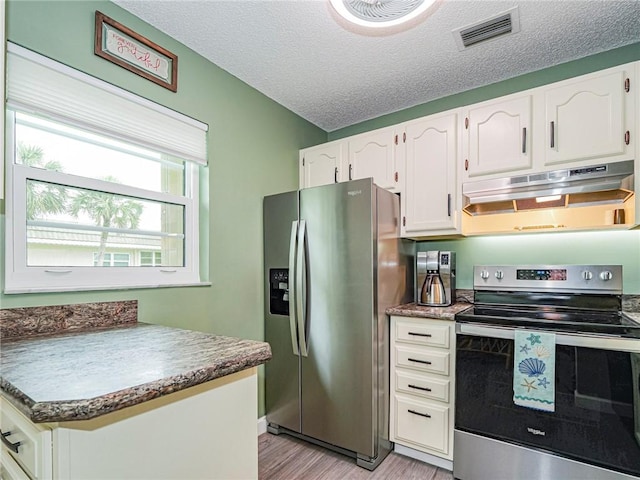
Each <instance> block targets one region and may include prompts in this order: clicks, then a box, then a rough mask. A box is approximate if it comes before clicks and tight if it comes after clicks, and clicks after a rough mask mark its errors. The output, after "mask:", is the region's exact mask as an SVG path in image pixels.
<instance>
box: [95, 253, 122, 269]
mask: <svg viewBox="0 0 640 480" xmlns="http://www.w3.org/2000/svg"><path fill="white" fill-rule="evenodd" d="M129 259H130V257H129V254H128V253H111V252H105V253H103V254H102V263H101V264H100V265H98V262H99V261H100V253H99V252H94V253H93V266H94V267H97V266H102V267H128V266H129V265H130V261H129Z"/></svg>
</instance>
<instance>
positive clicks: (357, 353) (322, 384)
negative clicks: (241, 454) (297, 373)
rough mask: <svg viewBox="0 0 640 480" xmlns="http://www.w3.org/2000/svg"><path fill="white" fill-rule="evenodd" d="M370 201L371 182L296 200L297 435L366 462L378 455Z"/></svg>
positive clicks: (327, 188)
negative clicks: (300, 313) (300, 331)
mask: <svg viewBox="0 0 640 480" xmlns="http://www.w3.org/2000/svg"><path fill="white" fill-rule="evenodd" d="M374 195H375V191H374V187H373V184H372V182H371V179H365V180H357V181H353V182H346V183H339V184H335V185H329V186H323V187H316V188H309V189H305V190H302V191H301V192H300V221H301V222H302V221H303V220H304V221H305V222H306V239H305V248H306V252H305V255H304V257H306V298H305V299H304V300H305V302H304V308H303V310H304V311H305V313H306V318H305V325H306V329H307V331H306V341H307V344H306V345H301V359H302V379H301V381H302V433H303V434H305V435H308V436H310V437H314V438H317V439H319V440H322V441H324V442H327V443H330V444H333V445H337V446H339V447H342V448H345V449H348V450H352V451H354V452H357V453H359V454H362V455H365V456H369V457H373V456H375V455H374V454H375V449H376V446H375V443H376V439H375V429H376V425H375V423H376V415H375V414H374V412H375V411H376V406H377V398H376V395H375V394H374V388H376V382H377V378H376V375H377V368H376V362H377V355H378V352H377V349H376V347H375V345H376V341H377V329H376V322H375V321H374V311H373V310H374V307H373V305H374V258H375V257H374V250H375V242H374V232H375V226H374V220H373V219H374V218H375V201H374ZM301 337H302V336H301ZM302 353H305V354H306V356H304V355H302Z"/></svg>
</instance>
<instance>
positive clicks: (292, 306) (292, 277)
mask: <svg viewBox="0 0 640 480" xmlns="http://www.w3.org/2000/svg"><path fill="white" fill-rule="evenodd" d="M297 240H298V221H297V220H294V221H293V222H291V239H290V240H289V327H290V329H291V346H292V347H293V354H294V355H296V356H298V357H299V356H300V350H299V349H298V332H297V330H296V328H297V327H296V326H297V323H298V322H297V319H296V298H297V297H298V295H297V292H296V284H295V282H296V279H297V277H298V275H297V274H296V245H297Z"/></svg>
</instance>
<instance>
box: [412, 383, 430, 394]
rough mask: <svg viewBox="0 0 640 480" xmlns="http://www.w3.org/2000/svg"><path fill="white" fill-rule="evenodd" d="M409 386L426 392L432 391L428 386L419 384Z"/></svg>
mask: <svg viewBox="0 0 640 480" xmlns="http://www.w3.org/2000/svg"><path fill="white" fill-rule="evenodd" d="M409 388H415V389H416V390H422V391H424V392H430V391H431V389H430V388H427V387H419V386H418V385H411V384H409Z"/></svg>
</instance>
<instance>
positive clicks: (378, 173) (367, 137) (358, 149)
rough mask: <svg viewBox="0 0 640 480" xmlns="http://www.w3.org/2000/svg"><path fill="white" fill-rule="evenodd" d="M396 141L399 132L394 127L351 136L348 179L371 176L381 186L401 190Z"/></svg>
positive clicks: (391, 189) (395, 190) (393, 190)
mask: <svg viewBox="0 0 640 480" xmlns="http://www.w3.org/2000/svg"><path fill="white" fill-rule="evenodd" d="M396 142H397V133H396V131H395V129H394V128H393V127H392V128H384V129H380V130H375V131H373V132H368V133H363V134H361V135H356V136H355V137H351V138H350V139H349V172H348V179H349V180H357V179H359V178H369V177H371V178H373V183H375V184H376V185H378V186H379V187H381V188H385V189H387V190H390V191H392V192H397V191H399V190H400V189H399V188H398V186H399V183H398V180H399V173H398V170H397V168H396V155H395V153H396Z"/></svg>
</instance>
